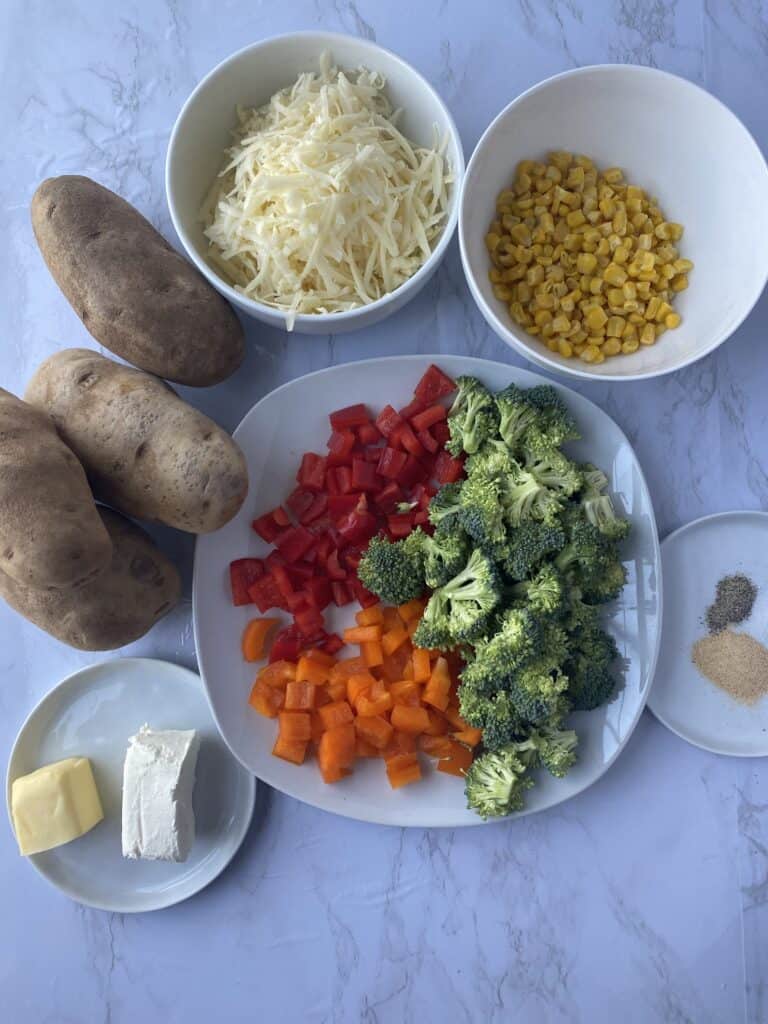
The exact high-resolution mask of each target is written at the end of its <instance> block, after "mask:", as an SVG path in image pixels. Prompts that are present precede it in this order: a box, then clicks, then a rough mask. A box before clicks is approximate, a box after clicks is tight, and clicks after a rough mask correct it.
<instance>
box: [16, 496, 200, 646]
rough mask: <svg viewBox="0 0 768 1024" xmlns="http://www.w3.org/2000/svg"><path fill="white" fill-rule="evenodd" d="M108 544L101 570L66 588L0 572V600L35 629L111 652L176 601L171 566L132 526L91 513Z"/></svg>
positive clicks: (104, 512)
mask: <svg viewBox="0 0 768 1024" xmlns="http://www.w3.org/2000/svg"><path fill="white" fill-rule="evenodd" d="M97 517H100V520H101V525H103V527H104V528H105V532H106V533H107V536H108V537H109V538H110V542H111V545H112V559H111V562H110V564H109V566H108V567H107V569H105V570H104V572H102V573H100V575H98V576H96V577H94V579H92V580H90V581H89V582H88V583H84V584H83V585H82V586H81V587H78V588H76V589H70V590H53V589H50V588H48V589H38V588H35V587H28V586H25V585H24V584H22V583H18V582H17V581H16V580H14V579H12V578H11V577H10V576H8V575H7V574H6V573H3V572H0V597H3V598H4V599H5V600H6V601H7V602H8V604H9V605H10V606H11V608H14V609H15V610H16V611H17V612H18V613H19V614H20V615H23V616H24V618H26V619H29V621H30V622H32V623H34V625H35V626H38V627H39V628H40V629H43V630H45V632H46V633H50V634H51V636H54V637H56V639H57V640H61V642H62V643H64V644H69V646H70V647H76V648H77V649H78V650H81V651H113V650H115V649H116V648H118V647H124V646H125V645H126V644H130V643H132V642H133V641H134V640H138V639H139V637H142V636H144V634H145V633H148V632H149V630H150V629H151V628H152V627H153V626H154V624H155V623H156V622H157V621H158V620H159V619H161V618H162V617H163V616H164V615H165V614H166V613H167V612H169V611H170V610H171V608H173V606H174V605H175V604H176V603H177V602H178V600H179V596H180V594H181V580H180V578H179V574H178V572H177V571H176V567H175V566H174V565H173V563H172V562H171V561H170V560H169V559H168V558H166V556H165V555H164V554H163V553H162V552H161V551H159V550H158V549H157V548H156V547H155V545H154V544H153V543H152V541H151V540H150V538H149V537H148V536H147V534H146V533H145V532H144V531H143V530H142V529H140V528H139V527H138V526H136V524H135V523H132V522H130V520H128V519H125V518H124V517H123V516H121V515H119V514H118V513H117V512H113V511H112V510H111V509H106V508H99V509H97Z"/></svg>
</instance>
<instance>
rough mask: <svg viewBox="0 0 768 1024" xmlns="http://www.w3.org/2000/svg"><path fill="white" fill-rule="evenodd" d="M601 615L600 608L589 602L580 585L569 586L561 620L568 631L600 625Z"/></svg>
mask: <svg viewBox="0 0 768 1024" xmlns="http://www.w3.org/2000/svg"><path fill="white" fill-rule="evenodd" d="M599 616H600V610H599V608H598V607H597V606H596V605H594V604H587V603H586V601H584V600H583V594H582V592H581V590H580V589H579V588H578V587H570V588H569V590H568V593H567V596H566V600H565V602H564V611H563V616H562V620H561V621H562V625H563V628H564V629H565V630H567V632H569V633H574V632H578V631H579V630H581V629H592V628H593V627H595V626H597V625H599V622H598V619H599Z"/></svg>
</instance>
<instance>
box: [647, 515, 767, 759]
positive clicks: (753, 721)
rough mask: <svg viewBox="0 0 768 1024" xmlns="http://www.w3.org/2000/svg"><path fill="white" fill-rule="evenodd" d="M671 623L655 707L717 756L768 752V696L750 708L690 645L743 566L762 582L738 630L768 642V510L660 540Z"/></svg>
mask: <svg viewBox="0 0 768 1024" xmlns="http://www.w3.org/2000/svg"><path fill="white" fill-rule="evenodd" d="M661 560H662V567H663V575H664V589H665V591H666V594H665V601H664V623H663V628H662V633H661V652H660V654H659V663H658V667H657V669H656V678H655V681H654V683H653V686H652V688H651V693H650V696H649V698H648V707H649V709H650V710H651V711H652V712H653V714H654V715H655V716H656V718H658V720H659V721H660V722H661V723H662V724H663V725H666V726H667V728H668V729H671V730H672V732H674V733H676V734H677V735H678V736H680V738H681V739H684V740H686V741H687V742H688V743H692V744H693V745H694V746H697V747H701V748H702V749H704V750H711V751H712V752H713V753H715V754H729V755H731V756H733V757H766V756H768V697H763V698H762V699H761V700H759V701H758V702H757V703H756V704H753V705H752V706H751V707H747V706H745V705H743V704H739V703H738V702H737V701H735V700H733V698H732V697H729V696H728V694H727V693H724V692H723V691H722V690H720V689H719V688H718V687H717V686H715V685H714V683H711V682H710V681H709V680H708V679H707V678H706V677H705V676H703V675H701V673H700V672H699V671H698V669H697V668H696V666H695V665H694V664H693V662H692V661H691V648H692V647H693V644H694V643H695V642H696V641H697V640H698V639H699V637H702V636H705V635H706V633H707V628H706V625H705V624H704V615H705V612H706V610H707V607H708V605H709V604H711V603H712V601H713V600H714V597H715V587H716V585H717V583H718V581H719V580H720V579H721V578H722V577H723V576H727V575H731V574H733V573H736V572H742V573H744V574H745V575H746V576H749V577H750V579H752V580H753V582H754V583H755V585H756V586H757V588H758V594H757V598H756V600H755V604H754V607H753V609H752V614H751V616H750V618H749V619H748V620H747V621H745V622H742V623H739V624H738V625H736V626H734V627H733V628H734V629H735V630H736V631H739V632H746V633H750V634H751V635H752V636H754V638H755V639H756V640H759V641H760V642H761V643H768V514H766V513H765V512H724V513H720V514H718V515H713V516H705V517H704V518H703V519H697V520H696V521H695V522H693V523H688V524H687V525H686V526H683V527H681V528H680V529H679V530H676V531H675V532H674V533H671V534H670V535H669V536H668V537H667V538H665V540H664V541H663V543H662V545H661Z"/></svg>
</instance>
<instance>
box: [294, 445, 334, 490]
mask: <svg viewBox="0 0 768 1024" xmlns="http://www.w3.org/2000/svg"><path fill="white" fill-rule="evenodd" d="M327 464H328V462H327V459H325V458H324V457H323V456H322V455H316V454H315V452H305V453H304V455H302V457H301V465H300V466H299V471H298V473H297V474H296V480H297V482H298V483H299V484H300V485H301V486H302V487H306V488H307V490H308V491H322V490H323V489H324V487H325V470H326V468H327Z"/></svg>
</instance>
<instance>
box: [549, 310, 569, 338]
mask: <svg viewBox="0 0 768 1024" xmlns="http://www.w3.org/2000/svg"><path fill="white" fill-rule="evenodd" d="M570 329H571V321H570V320H569V319H568V317H567V316H563V314H562V313H559V314H558V315H557V316H556V317H555V318H554V320H553V321H552V330H553V331H555V333H556V334H567V333H568V331H569V330H570Z"/></svg>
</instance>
